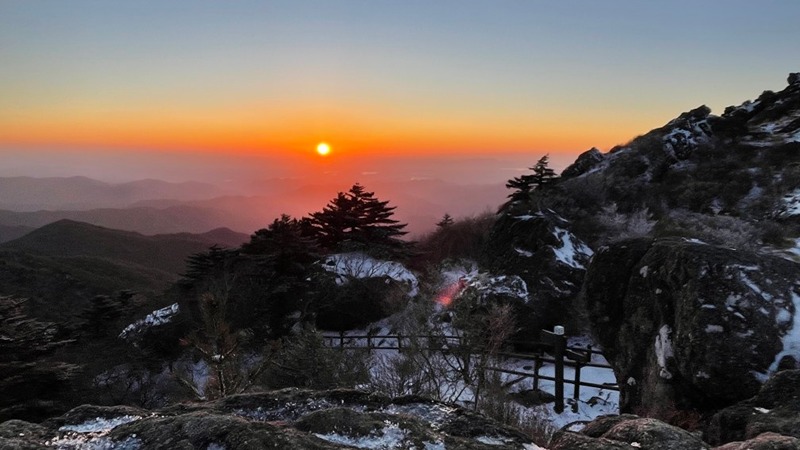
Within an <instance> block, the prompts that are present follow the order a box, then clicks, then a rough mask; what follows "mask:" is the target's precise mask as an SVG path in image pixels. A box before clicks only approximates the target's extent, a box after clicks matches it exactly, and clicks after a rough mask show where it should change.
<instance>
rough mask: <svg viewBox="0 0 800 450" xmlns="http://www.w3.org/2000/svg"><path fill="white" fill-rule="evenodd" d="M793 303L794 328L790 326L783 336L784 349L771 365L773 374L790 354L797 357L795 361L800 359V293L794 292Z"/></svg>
mask: <svg viewBox="0 0 800 450" xmlns="http://www.w3.org/2000/svg"><path fill="white" fill-rule="evenodd" d="M791 296H792V303H793V304H794V317H793V321H792V328H790V329H789V330H788V331H787V332H786V334H785V335H784V336H783V338H781V342H782V343H783V350H781V351H780V353H778V354H777V355H775V360H774V361H773V362H772V365H771V366H770V367H769V373H770V374H773V373H775V372H776V371H777V370H778V365H779V364H780V362H781V360H782V359H783V358H784V357H786V356H790V357H793V358H794V359H795V361H800V295H797V294H796V293H794V292H792V293H791Z"/></svg>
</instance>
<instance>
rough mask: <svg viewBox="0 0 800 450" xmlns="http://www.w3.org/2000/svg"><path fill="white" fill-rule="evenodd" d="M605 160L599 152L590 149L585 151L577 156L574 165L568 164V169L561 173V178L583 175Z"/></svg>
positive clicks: (593, 148) (595, 149)
mask: <svg viewBox="0 0 800 450" xmlns="http://www.w3.org/2000/svg"><path fill="white" fill-rule="evenodd" d="M605 158H606V156H605V155H604V154H603V153H602V152H601V151H600V150H598V149H597V148H595V147H592V148H591V149H589V150H586V151H585V152H583V153H581V154H580V155H578V159H576V160H575V162H574V163H572V164H570V165H569V167H567V168H566V169H564V171H563V172H561V177H562V178H573V177H577V176H580V175H583V174H585V173H587V172H589V171H590V170H592V169H593V168H595V167H597V165H598V164H600V163H601V162H603V160H605Z"/></svg>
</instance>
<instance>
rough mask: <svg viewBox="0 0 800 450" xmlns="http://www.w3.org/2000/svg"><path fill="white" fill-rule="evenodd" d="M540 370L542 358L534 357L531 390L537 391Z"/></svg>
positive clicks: (539, 356)
mask: <svg viewBox="0 0 800 450" xmlns="http://www.w3.org/2000/svg"><path fill="white" fill-rule="evenodd" d="M541 368H542V357H541V355H538V354H537V355H536V357H535V359H534V360H533V390H534V391H538V390H539V369H541Z"/></svg>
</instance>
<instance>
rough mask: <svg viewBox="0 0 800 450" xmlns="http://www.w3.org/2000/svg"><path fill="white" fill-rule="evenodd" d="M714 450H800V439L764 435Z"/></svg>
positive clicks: (774, 434) (771, 434)
mask: <svg viewBox="0 0 800 450" xmlns="http://www.w3.org/2000/svg"><path fill="white" fill-rule="evenodd" d="M713 450H800V439H797V438H796V437H790V436H783V435H780V434H777V433H763V434H760V435H758V436H756V437H754V438H753V439H748V440H747V441H744V442H730V443H727V444H725V445H721V446H719V447H714V449H713Z"/></svg>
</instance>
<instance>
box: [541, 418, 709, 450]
mask: <svg viewBox="0 0 800 450" xmlns="http://www.w3.org/2000/svg"><path fill="white" fill-rule="evenodd" d="M549 448H550V450H616V449H632V448H638V449H642V450H707V449H709V446H708V444H706V443H705V442H703V441H702V440H701V439H700V438H699V437H698V436H697V435H695V434H693V433H690V432H688V431H686V430H683V429H681V428H678V427H674V426H672V425H668V424H666V423H664V422H661V421H659V420H656V419H646V418H640V417H636V416H631V415H623V416H605V417H599V418H598V419H596V420H595V421H593V422H591V423H589V424H588V425H587V426H586V428H584V429H583V430H582V431H580V432H573V431H568V430H561V431H559V432H558V433H556V435H555V436H553V440H552V441H551V442H550V446H549Z"/></svg>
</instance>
